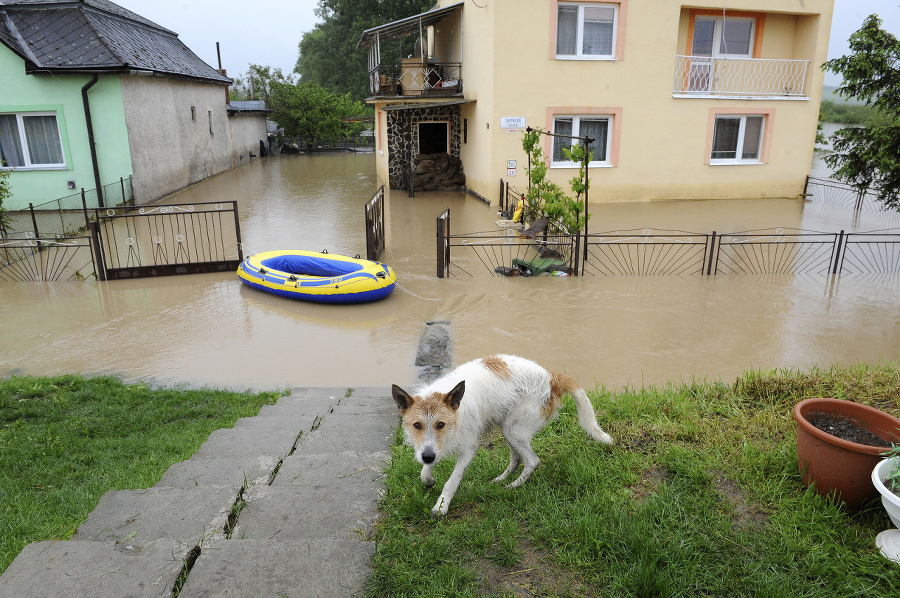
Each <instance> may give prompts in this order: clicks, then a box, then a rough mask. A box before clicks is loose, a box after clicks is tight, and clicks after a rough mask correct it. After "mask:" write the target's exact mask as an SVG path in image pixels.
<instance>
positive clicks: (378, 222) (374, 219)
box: [365, 185, 385, 261]
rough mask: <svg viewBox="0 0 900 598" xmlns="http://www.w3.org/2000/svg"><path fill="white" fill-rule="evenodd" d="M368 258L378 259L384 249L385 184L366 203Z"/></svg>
mask: <svg viewBox="0 0 900 598" xmlns="http://www.w3.org/2000/svg"><path fill="white" fill-rule="evenodd" d="M365 217H366V259H369V260H373V261H374V260H377V259H378V258H379V257H380V256H381V252H382V251H384V241H385V236H384V185H382V186H381V188H379V189H378V191H376V192H375V195H374V196H373V197H372V199H370V200H369V201H368V203H366V208H365Z"/></svg>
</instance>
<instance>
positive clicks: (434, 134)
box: [419, 121, 450, 154]
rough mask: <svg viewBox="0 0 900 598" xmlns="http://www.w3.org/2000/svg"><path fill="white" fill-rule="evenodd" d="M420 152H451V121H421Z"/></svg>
mask: <svg viewBox="0 0 900 598" xmlns="http://www.w3.org/2000/svg"><path fill="white" fill-rule="evenodd" d="M419 153H420V154H449V153H450V123H449V122H447V121H437V122H420V123H419Z"/></svg>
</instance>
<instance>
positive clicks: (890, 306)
mask: <svg viewBox="0 0 900 598" xmlns="http://www.w3.org/2000/svg"><path fill="white" fill-rule="evenodd" d="M379 184H380V183H379V182H378V181H377V180H376V177H375V175H374V164H373V159H372V156H371V155H356V154H351V155H346V156H316V157H309V156H283V157H273V158H268V159H265V160H259V161H256V162H254V163H252V164H250V165H247V166H244V167H241V168H238V169H236V170H233V171H231V172H227V173H223V174H221V175H218V176H216V177H213V178H212V179H210V180H208V181H205V182H203V183H201V184H199V185H195V186H194V187H191V188H189V189H187V190H185V191H182V192H181V193H179V194H177V195H175V196H173V197H170V198H167V200H166V202H173V203H174V202H199V201H222V200H226V199H236V200H238V202H239V206H240V211H241V232H242V236H243V239H244V243H245V245H246V246H247V247H249V248H250V249H252V250H253V251H257V252H259V251H267V250H273V249H306V250H313V251H319V250H321V249H326V248H327V249H328V250H329V251H331V252H336V253H343V254H349V255H355V254H357V253H365V234H364V227H363V223H364V220H363V206H364V205H365V203H366V201H367V200H368V199H369V198H370V197H371V196H372V194H373V193H374V191H375V189H376V187H377V186H378V185H379ZM448 207H449V208H450V209H451V214H452V222H453V231H454V232H459V233H461V232H474V231H484V230H493V229H495V228H496V227H495V225H494V220H495V219H496V218H497V215H496V209H495V208H491V207H488V206H485V205H484V204H482V203H480V202H478V201H477V200H474V199H472V198H471V197H465V196H464V195H462V194H458V193H427V194H424V193H420V194H419V195H418V196H417V197H415V198H409V197H407V196H406V194H405V193H403V192H392V193H391V192H389V193H388V194H387V197H386V204H385V211H386V232H387V249H386V251H385V254H384V255H383V261H385V262H387V263H389V264H390V265H391V266H393V268H394V269H395V270H396V272H397V275H398V281H399V283H400V285H402V287H403V288H402V289H399V288H398V289H397V290H395V291H394V293H393V294H392V295H391V296H390V297H388V298H387V299H386V300H384V301H381V302H378V303H373V304H365V305H346V306H335V305H320V304H313V303H304V302H299V301H290V300H287V299H282V298H279V297H275V296H272V295H268V294H265V293H259V292H256V291H254V290H252V289H249V288H245V287H243V286H242V285H241V283H240V282H239V280H238V278H237V276H236V275H234V274H205V275H195V276H174V277H167V278H157V279H143V280H124V281H114V282H109V283H97V282H65V283H64V282H57V283H2V284H0V304H2V305H3V307H4V316H5V317H4V321H3V325H2V329H0V375H6V374H9V373H10V372H21V373H29V374H55V373H66V372H78V373H112V374H117V375H121V376H123V377H125V378H126V379H145V380H150V381H153V382H157V383H166V384H171V383H183V384H189V385H208V386H222V387H230V388H253V389H280V388H284V387H290V386H351V387H352V386H384V385H388V384H390V383H392V382H396V383H399V384H401V385H403V384H409V383H412V382H413V381H414V380H415V378H416V375H417V371H416V369H415V366H414V359H415V355H416V347H417V344H418V340H419V337H420V336H421V334H422V333H423V331H424V329H425V322H428V321H432V320H447V321H449V322H450V326H449V329H450V332H451V336H452V353H453V361H454V363H461V362H463V361H465V360H467V359H470V358H472V357H474V356H478V355H483V354H488V353H495V352H507V353H517V354H521V355H524V356H526V357H530V358H532V359H535V360H537V361H539V362H541V363H542V364H544V365H546V366H547V367H548V368H550V369H552V370H556V371H560V372H566V373H568V374H569V375H572V376H574V377H576V378H577V379H579V380H580V381H581V382H582V383H583V384H585V385H587V386H593V385H595V384H603V385H606V386H610V387H617V386H622V385H633V386H640V385H641V384H646V383H654V382H664V381H668V380H674V381H680V380H684V379H689V378H691V377H693V376H698V377H711V378H714V379H719V378H721V379H723V380H726V381H731V380H732V379H733V378H734V377H735V376H736V375H737V374H738V373H740V372H741V371H744V370H747V369H750V368H775V367H798V368H806V367H809V366H812V365H815V364H819V365H824V366H829V365H832V364H843V365H848V364H852V363H855V362H858V361H868V362H879V361H881V360H897V359H898V358H900V312H898V310H897V309H896V304H897V300H898V297H900V289H898V282H897V279H896V277H891V276H881V277H875V276H873V277H857V278H849V277H843V278H841V279H839V280H837V281H832V280H830V279H827V278H825V277H821V276H809V277H789V276H758V277H757V276H733V275H724V276H716V277H703V276H645V277H627V276H623V277H599V276H588V277H579V278H575V277H568V278H557V277H536V278H500V277H491V276H489V275H488V273H487V271H486V270H484V269H483V267H481V268H482V269H481V270H478V269H474V268H473V269H470V272H471V276H467V275H465V274H460V275H459V276H457V277H455V278H450V279H438V278H436V276H435V238H434V231H435V218H436V217H437V215H438V214H440V213H441V212H442V211H443V210H444V209H445V208H448ZM591 207H592V214H593V217H592V220H591V230H592V231H595V232H601V231H608V230H617V229H618V230H621V229H633V228H643V227H650V228H659V229H670V230H671V229H677V230H685V231H690V232H703V233H705V232H712V231H713V230H716V231H718V232H723V231H731V232H733V231H741V230H748V229H761V228H772V227H777V226H783V227H790V228H805V229H813V230H826V231H830V230H840V229H842V228H843V229H848V230H849V229H850V228H851V225H850V222H851V220H852V215H851V214H849V213H848V212H847V211H846V210H836V209H820V206H817V205H816V204H815V202H808V201H806V202H805V201H802V200H761V201H706V202H659V203H656V202H650V203H640V204H613V205H597V206H593V205H592V206H591ZM863 224H864V223H863ZM863 228H864V227H863ZM879 228H880V226H879ZM460 251H462V250H460ZM458 257H459V258H460V259H461V260H464V259H465V258H464V256H462V255H459V256H458Z"/></svg>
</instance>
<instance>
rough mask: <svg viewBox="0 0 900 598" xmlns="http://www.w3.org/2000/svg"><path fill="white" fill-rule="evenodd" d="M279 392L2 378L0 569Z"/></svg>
mask: <svg viewBox="0 0 900 598" xmlns="http://www.w3.org/2000/svg"><path fill="white" fill-rule="evenodd" d="M277 397H278V394H277V393H262V394H249V393H237V392H227V391H220V390H184V389H160V390H154V389H151V388H148V387H147V386H145V385H142V384H138V385H126V384H124V383H122V382H121V381H120V380H117V379H114V378H106V377H100V378H89V379H85V378H81V377H76V376H61V377H57V378H34V377H12V378H8V379H5V380H0V573H2V572H3V571H4V570H6V568H7V567H8V566H9V564H10V563H11V562H12V560H13V559H14V558H15V557H16V555H17V554H18V553H19V551H20V550H21V549H22V548H23V547H24V546H25V545H27V544H28V543H30V542H35V541H40V540H52V539H65V538H68V537H70V536H71V535H72V533H74V531H75V530H76V529H77V527H78V526H79V525H80V524H81V523H82V522H84V520H85V519H86V518H87V516H88V514H89V513H90V512H91V511H92V510H93V509H94V507H95V506H96V505H97V501H98V500H99V499H100V496H101V495H102V494H103V493H104V492H106V491H108V490H120V489H125V488H149V487H151V486H153V485H154V484H155V483H156V482H157V481H159V479H160V477H162V474H163V473H164V472H165V471H166V469H168V468H169V466H170V465H171V464H173V463H177V462H178V461H183V460H184V459H187V458H189V457H190V456H191V455H192V454H193V453H194V452H196V450H197V449H198V448H199V446H200V445H201V444H202V443H203V442H204V441H205V440H206V438H207V437H208V436H209V434H210V433H211V432H212V431H213V430H216V429H218V428H225V427H231V426H232V425H234V422H235V421H237V420H238V419H239V418H241V417H246V416H252V415H256V413H257V412H258V411H259V408H260V407H261V406H262V405H264V404H266V403H272V402H274V401H275V399H276V398H277Z"/></svg>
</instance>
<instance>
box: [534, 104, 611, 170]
mask: <svg viewBox="0 0 900 598" xmlns="http://www.w3.org/2000/svg"><path fill="white" fill-rule="evenodd" d="M560 118H571V119H572V135H573V136H575V137H579V135H578V134H577V133H578V132H580V129H581V119H586V120H606V156H605V157H604V159H603V160H591V161H590V162H588V168H598V167H610V166H613V165H614V164H613V160H612V144H613V139H614V136H613V127H614V126H615V114H584V113H581V114H570V113H555V114H553V115H552V116H551V118H550V132H551V133H556V121H557V119H560ZM556 139H557V138H556V137H550V147H549V149H548V152H547V155H548V156H549V158H550V160H549V163H550V168H578V167H579V166H580V164H578V163H577V162H572V161H571V160H554V159H553V146H554V143H555V141H556ZM573 141H574V140H573Z"/></svg>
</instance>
